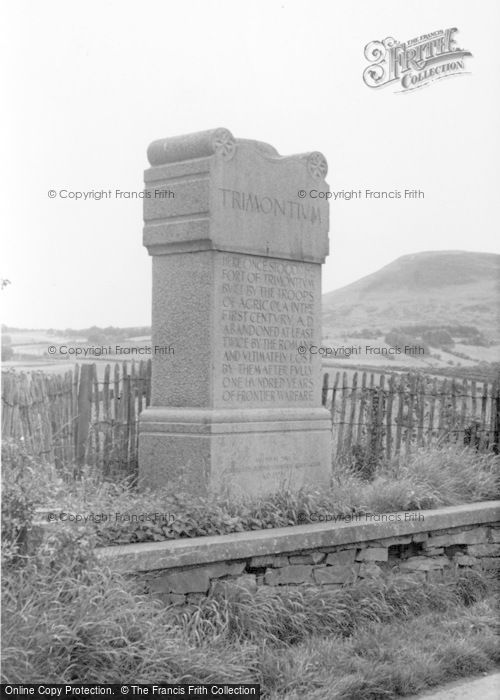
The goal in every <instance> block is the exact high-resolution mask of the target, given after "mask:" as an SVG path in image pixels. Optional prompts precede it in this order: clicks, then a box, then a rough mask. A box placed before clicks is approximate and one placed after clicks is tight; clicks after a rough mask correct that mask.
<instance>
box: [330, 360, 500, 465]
mask: <svg viewBox="0 0 500 700" xmlns="http://www.w3.org/2000/svg"><path fill="white" fill-rule="evenodd" d="M499 388H500V387H499V383H498V382H494V383H493V384H489V383H487V382H484V383H482V382H476V381H468V380H467V379H464V380H457V379H451V380H449V379H441V378H440V379H438V378H436V377H434V378H432V377H429V376H427V375H419V374H413V373H409V374H391V375H386V374H377V375H375V374H374V373H367V372H354V373H353V374H351V376H350V377H349V381H348V375H347V373H346V372H336V373H335V376H330V375H329V374H328V373H325V374H324V375H323V390H322V402H323V405H324V406H326V407H327V408H328V409H329V410H330V415H331V417H332V432H333V438H334V447H333V449H334V455H336V456H342V455H346V454H352V453H354V456H356V455H357V456H362V457H363V459H365V460H368V461H369V460H370V459H371V460H375V461H378V459H380V458H383V457H385V458H387V459H390V458H391V457H393V456H394V455H397V454H401V453H402V452H404V453H408V452H409V451H410V450H411V449H412V447H414V446H424V445H430V444H440V443H443V442H457V443H459V444H464V445H467V444H469V445H473V446H474V447H476V448H477V449H478V450H481V451H494V452H498V448H499V430H500V391H499Z"/></svg>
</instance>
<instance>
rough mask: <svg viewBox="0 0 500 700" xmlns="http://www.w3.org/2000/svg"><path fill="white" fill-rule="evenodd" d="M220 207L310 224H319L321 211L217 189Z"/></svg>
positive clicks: (297, 204)
mask: <svg viewBox="0 0 500 700" xmlns="http://www.w3.org/2000/svg"><path fill="white" fill-rule="evenodd" d="M219 190H220V192H221V197H222V206H223V207H225V208H228V209H238V210H239V211H244V212H250V213H256V214H268V215H270V216H281V217H286V218H288V219H295V220H298V221H308V222H309V223H311V224H321V210H320V208H319V207H317V206H314V205H312V204H303V203H302V202H294V201H293V200H288V199H277V198H276V197H268V196H264V195H260V194H252V193H251V192H241V191H239V190H230V189H227V188H225V187H219Z"/></svg>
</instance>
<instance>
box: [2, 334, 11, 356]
mask: <svg viewBox="0 0 500 700" xmlns="http://www.w3.org/2000/svg"><path fill="white" fill-rule="evenodd" d="M13 357H14V348H13V347H12V338H11V337H10V335H2V362H8V360H12V358H13Z"/></svg>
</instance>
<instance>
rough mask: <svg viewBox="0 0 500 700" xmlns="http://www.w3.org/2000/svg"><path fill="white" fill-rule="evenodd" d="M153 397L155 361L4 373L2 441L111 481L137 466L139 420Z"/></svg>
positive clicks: (59, 463)
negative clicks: (99, 471)
mask: <svg viewBox="0 0 500 700" xmlns="http://www.w3.org/2000/svg"><path fill="white" fill-rule="evenodd" d="M150 396H151V360H147V361H142V362H139V363H135V362H132V363H127V362H123V363H121V364H118V363H117V364H115V365H114V366H112V365H106V367H105V368H104V377H103V379H101V380H99V377H98V372H97V368H96V365H95V364H84V365H81V366H78V365H76V366H75V369H74V371H73V372H71V371H69V372H66V373H65V374H64V375H57V374H43V373H41V372H35V373H31V374H29V375H28V374H25V373H24V372H21V373H17V372H2V435H3V437H4V438H14V439H15V440H20V441H22V442H23V443H24V445H25V447H26V449H27V450H28V452H29V453H31V454H33V455H36V456H39V457H42V458H45V459H46V460H47V461H51V462H54V463H55V464H56V466H63V465H64V466H70V465H73V466H74V467H75V468H79V467H81V466H82V465H84V464H89V465H92V466H95V467H97V468H99V469H102V470H103V472H104V473H105V474H107V475H111V474H117V473H118V474H120V473H121V474H128V473H130V472H131V471H134V469H135V467H136V464H137V419H138V417H139V414H140V412H141V411H142V409H143V408H144V407H145V406H148V405H149V402H150Z"/></svg>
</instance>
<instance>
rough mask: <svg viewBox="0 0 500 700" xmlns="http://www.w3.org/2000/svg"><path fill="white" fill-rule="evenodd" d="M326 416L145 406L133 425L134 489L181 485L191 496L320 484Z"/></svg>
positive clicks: (327, 444)
mask: <svg viewBox="0 0 500 700" xmlns="http://www.w3.org/2000/svg"><path fill="white" fill-rule="evenodd" d="M330 474H331V421H330V414H329V412H328V411H327V410H326V409H325V408H275V409H273V408H270V409H264V408H255V409H234V410H228V409H225V410H224V409H199V408H155V407H149V408H147V409H146V410H145V411H143V412H142V413H141V417H140V423H139V486H140V488H142V489H146V488H159V487H163V486H165V485H168V484H172V485H174V484H179V482H180V483H182V485H183V487H185V488H186V489H187V490H189V491H190V492H191V493H198V494H204V493H207V492H208V491H210V490H217V491H221V490H222V489H227V490H229V491H230V492H231V493H234V494H248V495H250V494H251V495H257V494H263V493H272V492H275V491H278V490H280V489H282V488H286V487H289V488H292V489H298V488H300V487H301V486H305V485H307V484H309V485H311V486H314V487H315V488H321V487H325V486H328V484H329V482H330Z"/></svg>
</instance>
